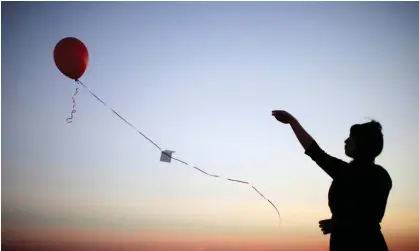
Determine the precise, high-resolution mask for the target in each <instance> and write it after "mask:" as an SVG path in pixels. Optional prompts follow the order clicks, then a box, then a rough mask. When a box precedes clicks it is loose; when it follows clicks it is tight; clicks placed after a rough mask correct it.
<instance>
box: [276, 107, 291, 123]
mask: <svg viewBox="0 0 419 251" xmlns="http://www.w3.org/2000/svg"><path fill="white" fill-rule="evenodd" d="M272 116H274V117H275V118H276V120H278V121H279V122H281V123H283V124H290V123H291V122H292V121H294V120H295V118H294V117H293V116H292V115H291V114H289V113H288V112H287V111H282V110H274V111H272Z"/></svg>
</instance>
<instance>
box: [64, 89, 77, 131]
mask: <svg viewBox="0 0 419 251" xmlns="http://www.w3.org/2000/svg"><path fill="white" fill-rule="evenodd" d="M78 92H79V88H78V87H77V88H76V91H75V92H74V94H73V97H71V98H72V99H73V109H72V110H71V115H70V117H69V118H67V119H66V120H67V123H72V122H73V114H74V113H76V98H75V97H76V95H77V93H78Z"/></svg>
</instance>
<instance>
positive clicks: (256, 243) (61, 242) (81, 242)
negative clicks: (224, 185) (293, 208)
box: [2, 228, 419, 251]
mask: <svg viewBox="0 0 419 251" xmlns="http://www.w3.org/2000/svg"><path fill="white" fill-rule="evenodd" d="M2 235H3V236H2V237H3V238H2V245H3V244H5V245H8V246H10V247H13V246H15V247H23V246H25V247H26V248H30V249H34V250H35V249H37V248H41V246H42V247H44V248H45V247H46V246H48V247H50V248H53V249H54V250H67V248H69V247H70V246H72V247H75V246H80V249H84V248H87V247H89V248H96V249H97V248H101V249H102V247H106V250H120V249H118V248H122V249H123V250H179V249H182V250H185V251H186V250H187V251H189V250H191V251H192V250H219V249H222V250H244V251H245V250H249V251H251V250H284V251H285V250H308V249H310V250H314V251H315V250H319V251H320V250H327V247H328V240H329V236H323V235H321V234H318V235H304V234H303V235H301V234H298V233H295V234H294V235H287V236H281V235H280V234H279V235H277V236H272V235H271V236H265V237H264V236H251V235H237V236H232V235H221V234H193V233H183V232H177V231H155V232H153V231H120V230H112V229H101V230H99V229H95V230H93V229H91V230H86V229H57V228H22V229H18V228H16V229H14V230H13V231H11V230H9V231H7V230H3V233H2ZM385 237H386V240H387V243H388V245H389V247H390V250H394V251H413V250H419V242H418V241H417V240H418V239H419V234H418V233H417V232H416V234H415V232H411V233H410V234H409V233H404V234H400V233H393V232H390V233H387V234H386V233H385ZM51 245H52V246H51ZM113 246H115V249H112V248H111V247H113Z"/></svg>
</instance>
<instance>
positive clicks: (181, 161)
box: [76, 80, 281, 221]
mask: <svg viewBox="0 0 419 251" xmlns="http://www.w3.org/2000/svg"><path fill="white" fill-rule="evenodd" d="M76 82H77V83H78V84H80V85H82V86H83V87H84V88H85V89H86V90H87V91H88V92H89V93H90V94H91V95H92V96H93V97H95V98H96V99H97V100H98V101H99V102H101V103H102V104H103V105H104V106H105V107H107V108H108V109H109V110H110V111H111V112H113V113H114V114H115V115H116V116H118V117H119V118H120V119H121V120H122V121H124V122H125V123H126V124H128V125H129V126H130V127H131V128H132V129H134V130H135V131H137V133H139V134H140V135H141V136H143V137H144V138H145V139H147V140H148V141H149V142H150V143H151V144H153V145H154V146H155V147H156V148H157V149H159V150H160V151H161V153H162V154H164V155H166V156H167V157H169V158H170V159H173V160H175V161H177V162H179V163H182V164H184V165H187V166H189V164H188V163H187V162H185V161H183V160H180V159H177V158H174V157H172V156H171V155H170V154H167V153H166V152H165V151H162V148H161V147H160V146H159V145H158V144H157V143H155V142H154V141H153V140H151V139H150V138H148V137H147V136H146V135H145V134H144V133H142V132H141V131H140V130H139V129H138V128H136V127H135V126H133V125H132V124H131V123H130V122H128V121H127V120H126V119H124V118H123V117H122V116H121V115H120V114H119V113H118V112H116V111H115V110H114V109H112V108H111V107H110V106H108V105H107V104H106V103H105V102H104V101H103V100H102V99H100V98H99V97H98V96H97V95H96V94H95V93H94V92H93V91H92V90H91V89H90V88H89V87H87V86H86V85H85V84H84V83H82V82H81V81H79V80H76ZM192 167H193V168H195V169H196V170H198V171H200V172H201V173H203V174H205V175H208V176H211V177H214V178H221V176H219V175H215V174H209V173H207V172H205V171H204V170H202V169H200V168H198V167H196V166H192ZM225 179H226V180H227V181H231V182H238V183H242V184H246V185H250V186H251V187H252V188H253V189H254V190H255V191H256V192H257V193H258V194H259V195H260V196H261V197H262V198H264V199H265V200H266V201H267V202H269V203H270V204H271V205H272V206H273V207H274V208H275V210H276V212H277V214H278V217H279V221H281V215H280V213H279V211H278V209H277V208H276V206H275V205H274V203H272V201H270V200H269V199H268V198H266V197H265V196H264V195H263V194H262V193H261V192H259V190H258V189H256V187H255V186H253V185H251V184H250V183H249V182H247V181H242V180H237V179H230V178H225Z"/></svg>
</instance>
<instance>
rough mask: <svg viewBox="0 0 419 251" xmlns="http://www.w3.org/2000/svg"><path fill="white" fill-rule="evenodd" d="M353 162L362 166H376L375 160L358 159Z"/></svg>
mask: <svg viewBox="0 0 419 251" xmlns="http://www.w3.org/2000/svg"><path fill="white" fill-rule="evenodd" d="M352 162H353V163H360V164H375V159H371V158H362V157H358V158H354V159H353V160H352Z"/></svg>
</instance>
